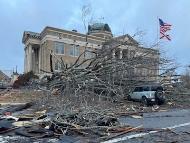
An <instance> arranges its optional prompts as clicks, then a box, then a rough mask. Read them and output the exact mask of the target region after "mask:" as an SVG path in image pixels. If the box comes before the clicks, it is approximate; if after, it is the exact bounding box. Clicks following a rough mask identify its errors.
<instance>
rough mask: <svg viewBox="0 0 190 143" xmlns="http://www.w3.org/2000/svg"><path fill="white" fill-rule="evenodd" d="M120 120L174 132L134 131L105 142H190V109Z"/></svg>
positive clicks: (133, 124) (124, 122) (134, 124)
mask: <svg viewBox="0 0 190 143" xmlns="http://www.w3.org/2000/svg"><path fill="white" fill-rule="evenodd" d="M120 122H121V123H123V124H130V125H132V126H139V125H143V127H144V128H155V129H158V128H159V129H166V128H169V129H171V130H172V132H171V131H168V130H167V131H162V132H157V131H152V132H143V133H132V134H127V135H125V136H123V137H120V138H117V139H113V140H111V141H107V142H105V143H114V142H118V143H120V142H130V143H139V142H140V143H141V142H143V143H147V142H148V143H154V142H158V143H161V142H164V143H165V142H168V143H172V142H180V143H181V142H183V143H190V110H187V109H186V110H185V109H184V110H173V111H168V112H157V113H156V112H155V113H145V114H143V118H141V119H134V118H130V117H122V118H120Z"/></svg>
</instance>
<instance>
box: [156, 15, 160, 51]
mask: <svg viewBox="0 0 190 143" xmlns="http://www.w3.org/2000/svg"><path fill="white" fill-rule="evenodd" d="M156 40H157V41H156V42H157V49H158V42H159V18H158V16H157V39H156Z"/></svg>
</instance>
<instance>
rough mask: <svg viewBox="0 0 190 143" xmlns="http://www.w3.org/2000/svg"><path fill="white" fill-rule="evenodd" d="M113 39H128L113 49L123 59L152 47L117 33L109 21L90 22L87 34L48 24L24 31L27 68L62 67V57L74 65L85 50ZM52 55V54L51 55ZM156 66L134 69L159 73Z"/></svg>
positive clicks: (47, 69)
mask: <svg viewBox="0 0 190 143" xmlns="http://www.w3.org/2000/svg"><path fill="white" fill-rule="evenodd" d="M110 39H122V40H125V41H128V42H127V45H125V46H120V47H118V49H119V50H116V51H114V52H113V55H112V56H113V57H117V58H120V59H121V58H124V57H129V56H130V57H131V56H135V55H136V54H138V53H139V51H141V53H143V52H147V50H152V49H148V48H142V47H140V46H139V44H138V42H137V41H135V40H134V39H133V38H132V37H131V36H129V35H122V36H118V37H114V36H113V34H112V32H111V29H110V27H109V25H108V24H102V23H95V24H92V25H89V26H88V33H87V35H86V34H82V33H79V32H77V30H72V31H68V30H64V29H59V28H54V27H45V28H44V29H43V31H42V32H41V33H35V32H30V31H25V32H24V34H23V38H22V42H23V44H24V51H25V58H24V72H25V73H26V72H29V71H33V72H34V73H35V74H43V73H45V72H51V71H52V70H53V71H59V70H60V69H61V65H60V62H59V60H60V58H62V60H63V61H64V63H66V64H67V66H71V65H72V64H73V63H74V62H75V61H76V59H77V58H78V56H79V55H80V54H81V53H82V52H84V50H88V51H91V50H94V49H100V48H102V45H103V44H104V43H105V42H106V41H108V40H110ZM139 49H140V50H139ZM137 50H138V52H137ZM52 55H53V58H50V57H51V56H52ZM91 56H93V55H92V54H91V53H86V54H85V55H84V57H83V58H84V59H85V58H89V57H91ZM152 57H154V58H156V59H159V54H158V51H157V50H153V54H152ZM50 65H52V67H53V69H51V66H50ZM156 66H157V67H155V68H154V70H152V69H150V70H148V69H143V68H139V69H134V72H136V73H139V74H142V75H143V74H147V73H151V74H152V75H158V72H159V68H158V65H156ZM154 77H156V76H154Z"/></svg>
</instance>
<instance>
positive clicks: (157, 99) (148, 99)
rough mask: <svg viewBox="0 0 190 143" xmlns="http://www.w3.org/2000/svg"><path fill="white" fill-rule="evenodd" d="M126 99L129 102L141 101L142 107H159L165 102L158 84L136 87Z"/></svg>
mask: <svg viewBox="0 0 190 143" xmlns="http://www.w3.org/2000/svg"><path fill="white" fill-rule="evenodd" d="M127 99H128V100H130V101H141V102H142V103H143V104H144V105H151V104H158V105H160V104H163V103H164V102H165V95H164V89H163V87H162V86H161V85H159V84H149V85H141V86H136V87H135V88H134V90H133V91H132V92H130V93H129V95H128V96H127Z"/></svg>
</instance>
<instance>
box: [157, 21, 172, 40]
mask: <svg viewBox="0 0 190 143" xmlns="http://www.w3.org/2000/svg"><path fill="white" fill-rule="evenodd" d="M159 23H160V39H164V38H166V39H167V40H169V41H171V38H170V36H169V35H168V34H167V33H166V32H167V31H169V30H171V26H172V25H171V24H168V23H165V22H163V20H162V19H160V18H159Z"/></svg>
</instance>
